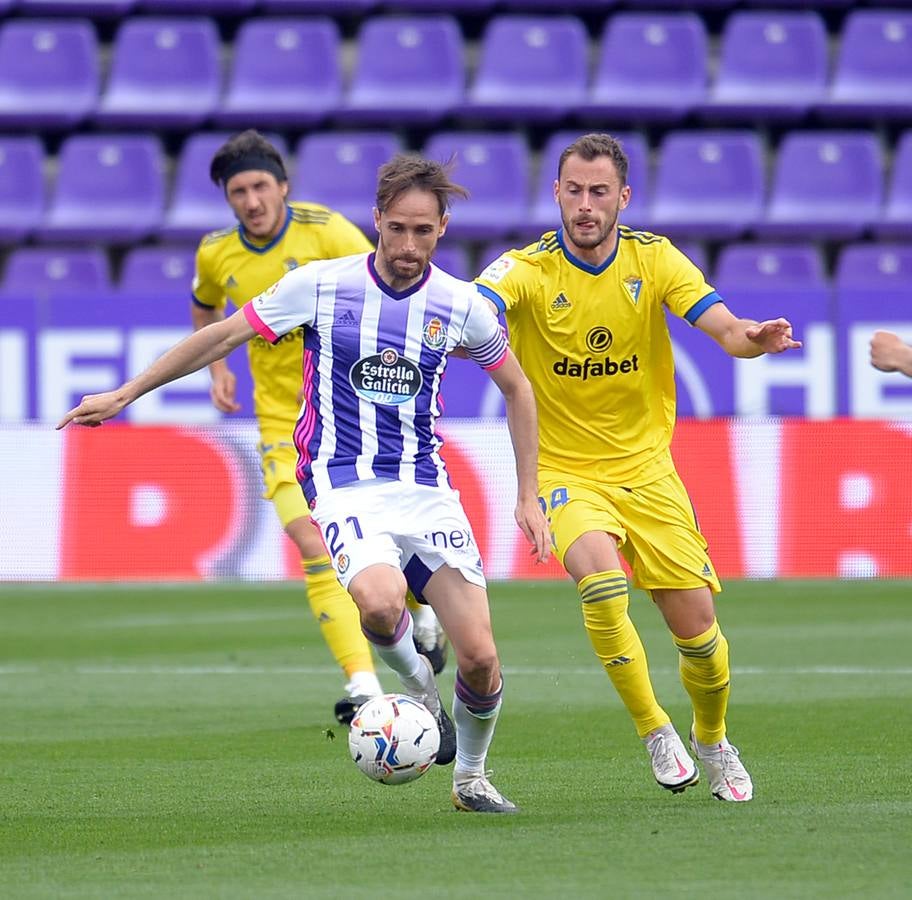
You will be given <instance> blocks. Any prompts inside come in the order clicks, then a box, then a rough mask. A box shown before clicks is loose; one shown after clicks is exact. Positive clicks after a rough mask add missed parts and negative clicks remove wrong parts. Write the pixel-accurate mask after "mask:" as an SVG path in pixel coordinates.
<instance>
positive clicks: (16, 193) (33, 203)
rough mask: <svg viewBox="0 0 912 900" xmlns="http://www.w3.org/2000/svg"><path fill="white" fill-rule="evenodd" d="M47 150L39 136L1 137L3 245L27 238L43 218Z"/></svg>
mask: <svg viewBox="0 0 912 900" xmlns="http://www.w3.org/2000/svg"><path fill="white" fill-rule="evenodd" d="M43 164H44V147H43V146H42V144H41V141H40V140H38V138H36V137H32V136H29V137H2V138H0V242H3V243H14V242H18V241H21V240H23V239H24V238H26V237H28V236H29V234H31V232H32V231H33V230H34V229H35V228H36V227H37V226H38V225H40V224H41V219H42V217H43V215H44V174H43V172H42V166H43Z"/></svg>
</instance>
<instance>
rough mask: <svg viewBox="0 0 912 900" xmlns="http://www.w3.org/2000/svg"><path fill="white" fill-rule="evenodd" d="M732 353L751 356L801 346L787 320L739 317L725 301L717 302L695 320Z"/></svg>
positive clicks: (697, 324) (726, 350)
mask: <svg viewBox="0 0 912 900" xmlns="http://www.w3.org/2000/svg"><path fill="white" fill-rule="evenodd" d="M694 324H695V325H696V327H697V328H699V329H700V330H701V331H703V332H705V333H706V334H708V335H709V336H710V337H711V338H713V340H715V341H716V342H717V343H718V344H719V346H720V347H721V348H722V349H723V350H724V351H725V352H726V353H727V354H728V355H729V356H737V357H740V358H741V359H752V358H753V357H755V356H761V355H762V354H764V353H782V352H783V351H784V350H792V349H795V348H797V347H800V346H801V341H796V340H795V339H794V338H793V337H792V323H791V322H789V321H788V319H769V320H767V321H765V322H754V321H752V320H751V319H739V318H738V317H737V316H735V315H734V314H733V313H732V312H731V310H730V309H729V308H728V307H727V306H726V305H725V304H724V303H714V304H713V305H712V306H710V307H709V308H708V309H707V310H706V311H705V312H704V313H703V314H702V315H701V316H700V318H699V319H697V321H696V322H695V323H694Z"/></svg>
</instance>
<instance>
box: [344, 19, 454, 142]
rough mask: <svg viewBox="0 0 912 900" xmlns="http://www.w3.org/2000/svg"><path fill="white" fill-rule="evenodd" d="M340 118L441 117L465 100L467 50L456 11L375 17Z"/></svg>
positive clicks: (361, 41) (364, 35)
mask: <svg viewBox="0 0 912 900" xmlns="http://www.w3.org/2000/svg"><path fill="white" fill-rule="evenodd" d="M357 54H358V58H357V64H356V66H355V69H354V72H353V74H352V80H351V85H350V87H349V91H348V94H347V97H346V101H345V104H344V106H342V107H341V108H340V109H339V110H338V112H337V118H338V119H340V120H341V121H343V122H346V123H351V124H355V123H361V124H364V123H368V124H385V123H388V122H390V121H396V122H402V123H410V122H420V123H431V122H437V121H439V120H440V119H442V118H444V117H445V116H446V115H447V114H449V113H450V112H451V111H452V110H454V109H455V108H456V107H457V106H458V105H459V104H460V103H462V101H463V96H464V92H465V77H466V76H465V49H464V46H463V42H462V33H461V32H460V29H459V25H458V24H457V22H456V20H455V19H453V18H452V17H450V16H412V17H389V18H387V17H381V18H376V19H369V20H368V21H367V22H366V23H365V24H364V25H363V26H362V28H361V30H360V33H359V35H358V40H357Z"/></svg>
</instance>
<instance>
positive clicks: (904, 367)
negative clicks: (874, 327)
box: [871, 331, 912, 378]
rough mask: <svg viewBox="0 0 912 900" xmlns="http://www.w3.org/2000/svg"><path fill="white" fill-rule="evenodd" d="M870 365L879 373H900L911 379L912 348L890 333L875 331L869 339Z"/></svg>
mask: <svg viewBox="0 0 912 900" xmlns="http://www.w3.org/2000/svg"><path fill="white" fill-rule="evenodd" d="M871 365H872V366H874V368H875V369H880V371H881V372H902V373H903V375H908V376H909V377H910V378H912V347H910V346H909V345H908V344H906V343H904V342H903V340H902V339H901V338H900V337H899V335H896V334H893V332H892V331H875V332H874V335H873V337H872V338H871Z"/></svg>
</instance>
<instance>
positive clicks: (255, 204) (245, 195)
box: [225, 169, 288, 241]
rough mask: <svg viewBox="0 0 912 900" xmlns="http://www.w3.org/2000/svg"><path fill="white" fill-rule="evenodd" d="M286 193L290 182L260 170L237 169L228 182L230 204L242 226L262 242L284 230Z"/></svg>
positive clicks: (226, 186)
mask: <svg viewBox="0 0 912 900" xmlns="http://www.w3.org/2000/svg"><path fill="white" fill-rule="evenodd" d="M287 194H288V182H287V181H279V180H278V179H277V178H276V177H275V175H273V174H272V172H264V171H261V170H259V169H251V170H249V171H247V172H238V173H237V175H232V176H231V178H229V179H228V183H227V184H226V185H225V196H226V197H227V199H228V204H229V205H230V206H231V209H232V210H234V214H235V216H237V219H238V221H239V222H240V223H241V227H242V228H243V229H244V231H246V232H247V234H248V236H250V237H252V238H254V239H255V240H259V241H268V240H271V239H272V238H274V237H275V236H276V235H277V234H278V233H279V232H280V231H281V230H282V225H284V224H285V197H286V196H287Z"/></svg>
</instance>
